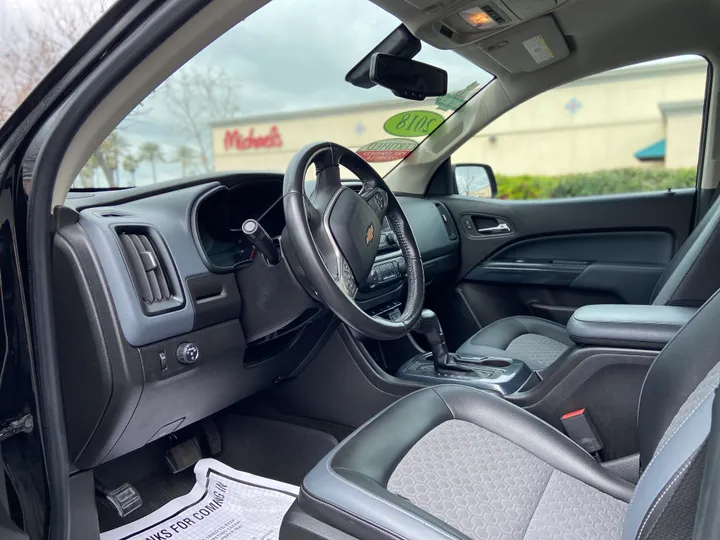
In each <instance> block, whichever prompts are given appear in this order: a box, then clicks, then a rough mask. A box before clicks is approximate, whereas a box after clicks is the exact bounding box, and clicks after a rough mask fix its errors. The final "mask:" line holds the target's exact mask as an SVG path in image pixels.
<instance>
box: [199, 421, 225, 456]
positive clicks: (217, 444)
mask: <svg viewBox="0 0 720 540" xmlns="http://www.w3.org/2000/svg"><path fill="white" fill-rule="evenodd" d="M202 429H203V433H204V434H205V440H206V441H207V443H208V447H209V448H210V455H211V456H217V455H218V454H219V453H220V452H222V440H221V439H220V430H219V429H218V427H217V424H216V423H215V420H213V419H212V418H206V419H205V420H203V421H202Z"/></svg>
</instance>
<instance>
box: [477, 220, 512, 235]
mask: <svg viewBox="0 0 720 540" xmlns="http://www.w3.org/2000/svg"><path fill="white" fill-rule="evenodd" d="M511 230H512V229H510V225H508V224H507V223H498V224H497V225H495V226H494V227H485V228H484V229H478V232H479V233H480V234H502V233H509V232H511Z"/></svg>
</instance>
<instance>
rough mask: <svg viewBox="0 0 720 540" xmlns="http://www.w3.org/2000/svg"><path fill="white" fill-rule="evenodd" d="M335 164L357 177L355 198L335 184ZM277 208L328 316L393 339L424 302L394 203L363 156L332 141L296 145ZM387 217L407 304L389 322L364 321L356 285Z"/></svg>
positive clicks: (418, 264)
mask: <svg viewBox="0 0 720 540" xmlns="http://www.w3.org/2000/svg"><path fill="white" fill-rule="evenodd" d="M310 165H315V169H316V171H317V183H316V186H315V190H314V191H313V192H312V193H311V194H310V195H309V196H308V195H307V194H306V193H305V174H306V172H307V170H308V168H309V167H310ZM340 165H342V166H343V167H345V168H347V169H349V170H350V171H351V172H353V173H354V174H355V175H356V176H357V177H358V178H359V179H360V180H361V182H362V184H363V187H362V190H361V191H360V193H359V194H358V193H355V192H354V191H353V190H352V189H350V188H349V187H347V186H343V185H342V183H341V182H340ZM283 206H284V210H285V221H286V225H287V233H288V236H289V238H290V241H291V243H292V247H293V251H294V253H295V256H296V258H297V262H298V263H299V264H300V266H301V267H302V268H301V269H299V270H301V272H302V274H304V275H305V277H306V278H307V281H308V282H309V284H310V286H311V287H312V289H313V290H314V291H315V292H316V293H317V295H318V297H319V298H320V300H322V302H323V303H324V304H325V305H326V306H327V307H328V308H329V309H330V310H331V311H333V312H334V313H335V314H336V315H337V316H338V317H339V318H340V319H341V320H342V321H343V322H345V324H347V325H348V326H350V327H351V328H353V329H355V330H357V331H358V332H360V333H361V334H364V335H366V336H368V337H371V338H374V339H396V338H398V337H401V336H404V335H405V334H407V333H408V332H409V331H410V330H411V329H412V327H413V326H414V325H415V323H416V322H417V320H418V317H419V316H420V312H421V310H422V307H423V302H424V297H425V277H424V274H423V266H422V260H421V258H420V252H419V250H418V247H417V244H416V242H415V238H414V237H413V233H412V230H411V229H410V225H409V224H408V221H407V218H406V217H405V214H404V213H403V211H402V208H400V204H399V203H398V201H397V199H396V198H395V196H394V195H393V193H392V191H390V189H389V188H388V187H387V185H386V184H385V182H384V181H383V179H382V178H381V177H380V175H379V174H378V173H377V172H375V170H374V169H373V168H372V167H371V166H370V165H369V164H368V163H367V162H366V161H365V160H364V159H362V158H361V157H360V156H358V155H357V154H356V153H355V152H353V151H351V150H348V149H347V148H344V147H342V146H340V145H338V144H335V143H331V142H321V143H313V144H309V145H307V146H305V147H303V148H301V149H300V150H299V151H298V152H297V153H296V154H295V155H294V156H293V158H292V160H291V161H290V164H289V165H288V168H287V171H286V172H285V178H284V180H283ZM386 215H387V219H388V222H389V223H390V227H391V228H392V230H393V231H394V232H395V235H396V237H397V242H398V245H399V246H400V249H401V251H402V254H403V256H404V257H405V261H406V268H407V284H408V296H407V301H406V303H405V309H404V310H403V312H402V315H401V316H400V317H399V318H398V319H396V320H394V321H390V320H388V319H383V318H381V317H371V316H369V315H368V314H367V313H365V312H364V311H363V310H362V308H360V306H358V304H357V303H356V302H355V296H356V295H357V292H358V284H362V283H364V282H365V279H366V278H367V277H368V275H369V273H370V271H371V270H372V266H373V263H374V261H375V256H376V255H377V252H378V246H379V244H380V231H381V229H382V220H383V217H385V216H386Z"/></svg>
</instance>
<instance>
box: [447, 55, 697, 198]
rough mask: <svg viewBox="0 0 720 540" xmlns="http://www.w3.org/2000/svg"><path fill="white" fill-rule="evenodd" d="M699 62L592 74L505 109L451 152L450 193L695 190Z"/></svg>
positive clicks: (541, 195) (693, 59)
mask: <svg viewBox="0 0 720 540" xmlns="http://www.w3.org/2000/svg"><path fill="white" fill-rule="evenodd" d="M706 77H707V62H706V61H705V60H704V59H703V58H700V57H697V56H683V57H676V58H670V59H665V60H659V61H654V62H647V63H643V64H638V65H634V66H629V67H626V68H623V69H618V70H613V71H609V72H605V73H601V74H599V75H594V76H592V77H588V78H585V79H582V80H579V81H576V82H574V83H571V84H567V85H565V86H562V87H559V88H556V89H553V90H549V91H547V92H545V93H543V94H541V95H539V96H537V97H535V98H533V99H531V100H529V101H527V102H526V103H523V104H521V105H519V106H518V107H516V108H514V109H512V110H510V111H509V112H507V113H505V114H504V115H502V116H501V117H500V118H498V119H497V120H495V121H494V122H493V123H491V124H490V125H488V126H487V127H486V128H485V129H483V130H482V131H480V132H479V133H477V134H476V135H475V136H474V137H472V138H471V139H470V140H469V141H467V142H466V143H465V144H464V145H463V146H462V147H461V148H460V149H458V150H457V151H456V152H455V153H454V154H453V155H452V163H453V164H457V165H455V172H456V180H457V188H458V192H459V193H461V194H463V195H470V196H475V197H489V196H491V192H492V190H491V189H490V185H489V180H488V177H487V174H486V173H485V174H484V175H483V174H480V171H483V173H484V172H485V171H484V169H483V168H481V167H478V165H479V164H484V165H487V166H489V167H490V168H491V169H492V172H493V173H494V176H495V182H496V184H497V197H498V198H502V199H550V198H563V197H578V196H589V195H605V194H613V193H632V192H642V191H656V190H666V189H670V188H672V189H679V188H688V187H694V186H695V177H696V174H697V165H698V157H699V149H700V141H701V131H702V122H703V106H704V96H705V84H706Z"/></svg>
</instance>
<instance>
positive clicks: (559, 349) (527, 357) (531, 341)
mask: <svg viewBox="0 0 720 540" xmlns="http://www.w3.org/2000/svg"><path fill="white" fill-rule="evenodd" d="M568 348H569V347H568V346H567V345H565V344H564V343H560V342H559V341H555V340H554V339H552V338H549V337H547V336H543V335H540V334H524V335H522V336H519V337H516V338H515V339H513V340H512V341H511V342H510V344H509V345H508V347H507V349H506V350H507V352H508V354H509V355H510V356H511V357H512V358H517V359H519V360H524V361H525V363H526V364H527V365H528V367H529V368H530V369H532V370H535V371H540V370H542V369H545V368H546V367H548V366H549V365H550V364H552V363H553V362H554V361H555V360H557V359H558V358H560V356H561V355H562V354H563V353H564V352H565V351H567V350H568Z"/></svg>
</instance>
